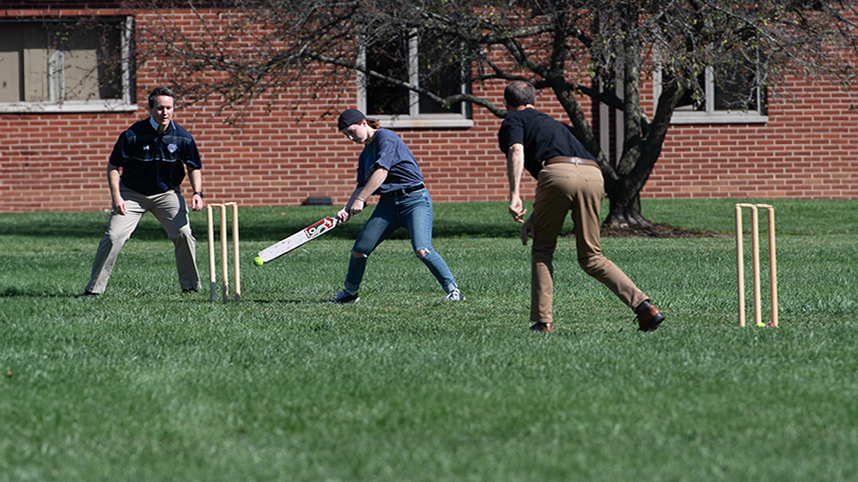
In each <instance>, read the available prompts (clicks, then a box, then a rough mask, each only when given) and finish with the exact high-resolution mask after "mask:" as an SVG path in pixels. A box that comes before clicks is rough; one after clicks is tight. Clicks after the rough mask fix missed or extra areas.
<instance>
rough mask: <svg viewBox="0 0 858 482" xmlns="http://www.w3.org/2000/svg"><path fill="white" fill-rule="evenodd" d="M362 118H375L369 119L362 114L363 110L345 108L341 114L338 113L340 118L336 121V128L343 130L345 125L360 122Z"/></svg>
mask: <svg viewBox="0 0 858 482" xmlns="http://www.w3.org/2000/svg"><path fill="white" fill-rule="evenodd" d="M364 119H366V120H369V121H374V120H375V119H370V118H368V117H367V116H365V115H363V112H361V111H359V110H357V109H346V110H344V111H343V113H342V114H340V118H339V120H338V121H337V128H338V129H339V130H343V129H345V128H346V127H348V126H350V125H352V124H357V123H358V122H360V121H362V120H364Z"/></svg>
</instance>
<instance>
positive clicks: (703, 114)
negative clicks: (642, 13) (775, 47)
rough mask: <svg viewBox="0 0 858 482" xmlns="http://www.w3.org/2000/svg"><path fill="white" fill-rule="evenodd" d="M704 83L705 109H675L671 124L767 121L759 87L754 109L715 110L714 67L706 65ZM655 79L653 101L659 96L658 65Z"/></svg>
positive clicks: (660, 77)
mask: <svg viewBox="0 0 858 482" xmlns="http://www.w3.org/2000/svg"><path fill="white" fill-rule="evenodd" d="M704 79H705V81H706V85H705V86H704V90H705V99H704V106H705V110H702V111H701V110H693V109H687V110H686V109H676V110H674V111H673V116H672V117H671V118H670V123H671V125H691V124H765V123H767V122H768V121H769V116H768V113H767V112H766V110H765V106H764V102H763V96H762V92H761V89H760V88H756V97H757V107H756V109H754V110H744V111H743V110H729V109H728V110H716V109H715V69H714V68H713V67H706V69H705V71H704ZM653 80H654V81H655V92H654V94H655V101H656V103H658V98H659V97H660V96H661V89H662V70H661V68H660V67H659V68H658V69H656V71H655V72H654V73H653Z"/></svg>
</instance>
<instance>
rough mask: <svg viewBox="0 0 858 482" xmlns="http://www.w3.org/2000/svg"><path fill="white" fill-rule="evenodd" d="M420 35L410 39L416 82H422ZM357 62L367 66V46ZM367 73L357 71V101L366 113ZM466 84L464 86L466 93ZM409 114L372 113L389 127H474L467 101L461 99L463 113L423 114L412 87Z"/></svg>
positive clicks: (411, 69)
mask: <svg viewBox="0 0 858 482" xmlns="http://www.w3.org/2000/svg"><path fill="white" fill-rule="evenodd" d="M417 55H418V46H417V38H416V37H412V38H411V39H409V41H408V77H409V78H408V81H409V83H411V84H413V85H419V67H420V64H419V63H418V57H417ZM358 62H359V63H360V66H362V67H365V66H366V49H364V48H363V47H361V49H360V52H359V55H358ZM367 81H368V76H367V75H366V74H364V73H363V72H361V71H360V70H358V71H357V104H358V109H359V110H360V111H361V112H366V97H367V96H366V85H367ZM464 89H465V86H464V85H463V86H462V92H463V93H464ZM408 94H409V95H408V101H409V109H408V110H409V113H408V114H401V115H370V114H367V117H372V118H376V119H378V120H379V121H380V122H381V123H382V125H383V126H384V127H387V128H390V129H396V128H401V129H435V128H470V127H473V126H474V121H473V119H468V118H467V116H466V115H465V109H466V106H465V103H464V102H462V113H460V114H421V113H420V95H419V94H418V93H417V92H414V91H413V90H409V91H408Z"/></svg>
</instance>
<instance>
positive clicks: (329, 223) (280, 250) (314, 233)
mask: <svg viewBox="0 0 858 482" xmlns="http://www.w3.org/2000/svg"><path fill="white" fill-rule="evenodd" d="M338 224H340V221H339V220H338V219H337V218H335V217H333V218H332V217H330V216H328V217H325V218H322V219H320V220H319V221H316V222H315V223H313V224H311V225H309V226H307V227H306V228H304V229H302V230H300V231H298V232H297V233H295V234H293V235H292V236H289V237H288V238H286V239H284V240H281V241H278V242H276V243H274V244H272V245H271V246H269V247H267V248H265V249H263V250H262V251H260V252H259V255H258V256H257V257H256V259H255V260H254V262H255V263H256V264H257V265H258V266H261V265H262V264H264V263H267V262H269V261H271V260H272V259H276V258H279V257H280V256H283V255H284V254H286V253H288V252H289V251H292V250H294V249H295V248H297V247H299V246H302V245H303V244H304V243H306V242H307V241H310V240H312V239H315V238H318V237H319V236H321V235H323V234H325V233H327V232H328V231H330V230H332V229H334V228H336V227H337V225H338Z"/></svg>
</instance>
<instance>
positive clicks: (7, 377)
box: [0, 200, 858, 482]
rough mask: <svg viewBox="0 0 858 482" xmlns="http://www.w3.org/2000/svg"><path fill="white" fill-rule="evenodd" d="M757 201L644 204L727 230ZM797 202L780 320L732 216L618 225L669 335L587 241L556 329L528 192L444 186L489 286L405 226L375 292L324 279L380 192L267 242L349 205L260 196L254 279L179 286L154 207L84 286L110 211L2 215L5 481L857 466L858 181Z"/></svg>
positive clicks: (444, 476) (847, 472) (795, 471)
mask: <svg viewBox="0 0 858 482" xmlns="http://www.w3.org/2000/svg"><path fill="white" fill-rule="evenodd" d="M734 203H735V201H734V200H699V201H687V200H658V201H653V200H645V201H644V203H643V205H644V215H645V216H646V217H648V218H650V219H652V220H653V221H656V222H662V223H668V224H673V225H677V226H682V227H685V228H690V229H702V230H715V231H720V232H724V233H728V234H729V233H731V232H732V230H733V204H734ZM772 203H773V204H774V205H775V207H776V209H777V235H778V238H777V242H778V253H777V254H778V277H779V286H780V291H779V297H780V303H779V308H780V325H781V327H780V328H779V329H771V328H756V327H748V328H744V329H741V328H738V327H737V312H736V311H737V308H736V298H737V295H736V281H735V279H736V265H735V263H736V262H735V240H734V239H733V238H732V237H730V236H725V237H709V238H696V239H621V238H607V239H604V240H603V249H604V252H605V254H606V255H607V256H609V257H610V258H611V259H612V260H614V261H615V262H616V263H617V264H618V265H619V266H620V267H621V268H622V269H623V270H625V271H626V273H628V274H629V276H630V277H631V278H632V279H633V280H635V282H636V283H637V284H638V285H639V286H640V287H641V289H643V290H644V291H645V292H646V293H647V294H648V295H650V296H651V297H652V299H653V300H654V301H655V302H656V304H657V305H658V306H659V307H660V308H661V309H662V311H664V312H665V314H666V315H667V321H666V322H665V324H663V325H662V328H660V329H659V330H658V331H656V332H653V333H639V332H637V331H636V325H635V323H634V321H633V315H632V314H631V311H630V310H628V309H627V308H626V307H625V306H623V305H622V304H621V303H620V302H619V301H618V300H617V299H615V298H614V297H613V296H612V295H611V294H610V292H608V290H607V289H606V288H604V287H602V286H601V285H599V284H598V283H596V282H595V281H593V280H592V279H590V278H588V277H587V276H586V275H584V274H583V272H582V271H581V270H580V269H579V268H578V265H577V262H576V261H575V253H574V246H573V244H572V243H571V241H570V240H568V239H565V240H562V241H561V247H560V249H559V250H558V253H557V257H556V263H555V268H556V271H555V283H556V293H555V306H554V307H555V332H554V333H552V334H536V333H530V332H529V331H528V330H527V328H528V326H529V325H530V323H529V321H528V305H529V293H530V286H529V280H530V261H529V259H530V256H529V251H528V249H527V248H524V247H522V246H521V243H520V241H518V225H516V224H515V223H513V222H512V221H511V219H510V217H509V216H508V215H507V214H506V204H505V203H471V204H436V206H435V240H434V244H435V248H436V249H437V250H438V251H439V252H440V253H441V254H442V255H443V256H444V258H445V259H446V261H447V263H448V264H449V265H450V268H451V269H452V271H453V273H454V274H455V275H456V277H457V281H458V283H459V285H460V286H461V288H462V290H463V292H464V293H465V295H466V296H467V300H466V301H464V302H461V303H452V302H448V301H446V300H445V299H444V293H443V291H442V290H441V289H440V288H439V287H438V285H437V283H436V282H435V280H434V278H433V277H432V276H431V275H430V274H429V272H428V270H427V269H426V268H425V267H424V266H423V264H422V263H420V262H419V261H417V260H416V259H415V257H414V255H413V254H412V253H411V252H410V244H409V242H408V241H407V238H406V237H405V236H404V235H403V234H402V233H400V235H399V236H397V237H396V239H392V240H390V241H388V242H386V243H384V244H383V245H381V246H380V247H379V249H378V250H377V251H376V253H374V254H373V256H372V257H371V258H370V262H369V267H368V270H367V276H366V278H365V280H364V285H363V289H362V291H361V301H360V303H358V304H356V305H350V306H330V305H326V304H324V303H323V301H324V300H327V299H329V298H330V297H331V296H333V295H334V294H335V293H336V291H337V290H339V289H340V288H341V286H342V282H343V278H344V276H345V271H346V266H347V263H348V251H349V249H350V248H351V244H352V241H353V239H354V237H355V236H356V234H357V232H358V231H359V229H360V227H361V225H362V222H363V221H364V220H365V219H366V217H367V216H368V214H367V213H364V214H362V215H361V217H360V218H358V219H356V220H355V221H352V222H350V223H347V224H345V225H343V226H342V227H340V228H337V229H336V230H335V231H333V232H331V233H329V234H327V235H325V236H324V237H322V238H320V239H318V240H315V241H313V242H311V243H309V244H307V245H305V246H304V247H302V248H300V249H299V250H297V251H296V252H293V253H290V254H289V255H287V256H285V257H283V258H280V259H278V260H276V261H273V262H271V263H269V264H266V265H265V266H263V267H255V266H254V265H253V263H252V260H253V257H254V256H255V255H256V252H257V251H258V250H260V249H262V248H264V247H266V246H268V245H270V244H272V243H273V242H275V241H277V240H279V239H281V238H283V237H285V236H287V235H289V234H291V233H293V232H295V231H297V230H298V229H300V228H302V227H304V226H306V225H307V224H309V223H311V222H313V221H315V220H317V219H318V218H320V217H321V216H323V215H326V214H332V213H333V212H334V210H335V209H332V208H330V207H328V208H326V207H295V208H267V209H243V210H242V211H241V237H242V245H241V247H242V253H243V254H242V260H241V262H242V292H243V299H242V301H241V302H240V303H224V302H216V303H212V302H210V301H208V294H207V293H206V292H200V293H197V294H193V295H182V294H180V293H179V291H180V290H179V285H178V280H177V277H176V273H175V264H174V261H173V257H172V245H171V243H170V242H169V241H168V240H167V238H166V235H165V234H164V233H163V230H162V228H161V227H160V225H159V224H158V223H157V221H155V220H154V218H153V217H151V216H147V217H146V218H145V219H144V222H143V223H141V226H140V227H139V228H138V230H137V232H136V233H135V235H134V237H133V238H132V240H131V241H129V243H128V244H127V245H126V246H125V248H124V249H123V252H122V254H121V255H120V259H119V262H118V263H117V267H116V270H115V271H114V275H113V277H112V279H111V281H110V284H109V286H108V291H107V293H106V294H104V295H102V296H101V297H99V298H96V299H79V298H77V295H79V294H80V293H81V292H82V291H83V287H84V285H85V284H86V282H87V281H88V278H89V272H90V269H91V264H92V259H93V256H94V254H95V248H96V245H97V243H98V240H99V238H100V236H101V234H102V233H103V231H104V229H105V227H106V221H107V214H106V213H38V214H14V215H12V214H4V215H0V370H2V371H1V372H0V374H2V376H0V482H3V481H47V480H62V481H75V480H81V481H118V480H127V481H142V480H146V481H151V480H176V481H189V480H199V481H236V480H242V481H245V480H248V481H250V480H289V481H320V480H326V481H353V480H373V481H375V480H380V481H406V480H407V481H439V480H468V481H471V480H473V481H519V480H521V481H548V480H552V481H553V480H557V481H569V480H596V481H617V480H646V481H701V480H705V481H709V480H724V481H743V480H749V481H750V480H754V481H761V480H762V481H766V480H771V481H778V482H784V481H808V480H820V481H821V480H825V481H849V480H856V479H858V462H856V457H855V454H858V402H856V400H858V325H856V321H855V320H856V318H858V293H856V280H858V240H856V237H855V236H856V234H855V233H856V231H858V201H791V200H775V201H773V202H772ZM192 224H193V228H194V230H195V233H196V236H197V238H198V246H197V253H198V264H199V267H200V271H201V273H202V274H203V278H204V280H203V283H204V285H206V284H207V281H206V280H207V276H208V264H207V255H206V252H207V245H206V244H207V243H206V239H205V238H206V235H205V228H206V225H205V216H204V214H203V213H194V214H193V217H192ZM749 224H750V223H749V222H748V221H747V219H746V222H745V226H746V229H747V227H748V226H749ZM761 225H762V226H763V228H765V222H762V223H761ZM565 229H566V231H567V232H568V231H569V230H571V225H569V226H567V227H566V228H565ZM762 239H763V240H765V237H763V238H762ZM747 244H749V243H747ZM747 244H746V246H747ZM763 246H764V249H763V253H762V254H763V256H762V259H763V261H765V259H766V248H765V243H763ZM747 253H748V254H749V251H748V252H747ZM746 260H747V261H748V263H749V264H750V256H746ZM763 267H764V268H765V263H763ZM747 276H748V284H749V290H750V273H748V275H747ZM766 279H767V277H766ZM765 289H766V285H764V290H765ZM204 291H205V290H204ZM764 293H765V291H764ZM748 299H749V308H750V304H751V303H750V293H749V295H748ZM767 299H768V298H767V296H765V295H764V300H767ZM748 316H749V319H750V313H749V315H748ZM764 316H768V308H767V305H766V310H765V313H764Z"/></svg>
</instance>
